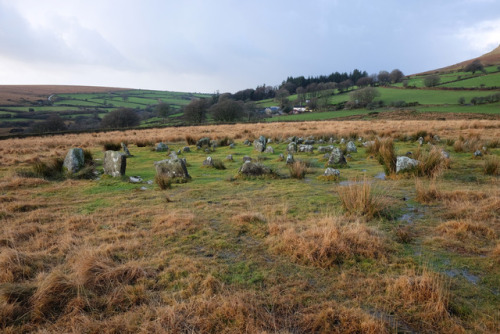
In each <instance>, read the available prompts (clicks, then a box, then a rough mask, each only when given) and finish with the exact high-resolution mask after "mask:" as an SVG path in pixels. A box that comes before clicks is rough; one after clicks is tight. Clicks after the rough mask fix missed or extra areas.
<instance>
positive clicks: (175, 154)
mask: <svg viewBox="0 0 500 334" xmlns="http://www.w3.org/2000/svg"><path fill="white" fill-rule="evenodd" d="M168 156H169V157H170V159H177V158H178V156H177V153H175V151H172V152H170V154H169V155H168Z"/></svg>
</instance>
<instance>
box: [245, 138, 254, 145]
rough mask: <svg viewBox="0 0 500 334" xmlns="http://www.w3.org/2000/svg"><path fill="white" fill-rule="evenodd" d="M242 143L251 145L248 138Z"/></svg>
mask: <svg viewBox="0 0 500 334" xmlns="http://www.w3.org/2000/svg"><path fill="white" fill-rule="evenodd" d="M243 145H246V146H250V145H252V143H251V142H250V140H248V139H245V141H244V142H243Z"/></svg>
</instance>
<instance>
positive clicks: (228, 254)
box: [0, 89, 500, 333]
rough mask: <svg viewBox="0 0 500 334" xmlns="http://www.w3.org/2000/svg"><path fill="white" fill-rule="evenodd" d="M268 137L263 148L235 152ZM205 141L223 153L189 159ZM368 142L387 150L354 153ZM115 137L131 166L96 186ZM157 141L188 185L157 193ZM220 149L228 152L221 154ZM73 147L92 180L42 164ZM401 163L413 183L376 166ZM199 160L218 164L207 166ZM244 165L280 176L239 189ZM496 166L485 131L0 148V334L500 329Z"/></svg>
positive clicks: (102, 140) (493, 137)
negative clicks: (340, 160) (300, 143)
mask: <svg viewBox="0 0 500 334" xmlns="http://www.w3.org/2000/svg"><path fill="white" fill-rule="evenodd" d="M390 91H391V92H392V91H399V90H398V89H392V90H390ZM412 93H413V91H412ZM129 98H130V97H129ZM431 98H432V97H429V99H431ZM290 117H291V116H290ZM261 135H263V136H265V137H267V138H269V139H271V141H270V142H269V143H268V145H269V146H272V147H273V148H274V153H259V152H257V151H255V150H254V148H253V146H247V145H244V144H243V142H244V141H245V140H250V141H253V140H254V139H257V138H258V137H259V136H261ZM436 135H437V136H438V137H439V138H438V137H436ZM292 136H297V137H303V138H304V139H307V138H309V139H314V140H315V143H314V145H313V146H314V148H315V150H314V152H313V153H295V154H294V158H295V160H296V161H297V162H296V163H295V164H294V165H293V166H287V164H286V163H285V161H283V160H282V159H280V156H279V154H280V153H283V154H284V155H285V157H286V155H287V152H286V150H287V147H288V141H289V138H290V137H292ZM202 137H209V138H210V139H212V140H215V141H218V142H219V143H220V144H222V145H224V146H218V147H215V148H202V149H197V148H196V145H195V144H193V143H195V142H196V140H198V139H200V138H202ZM419 137H422V139H423V144H422V145H420V144H419V143H418V141H417V140H418V139H419ZM342 138H343V139H344V140H345V141H350V140H352V141H353V142H354V143H355V145H356V148H357V152H352V153H350V157H348V158H347V166H340V167H339V168H338V169H339V171H340V176H339V177H338V178H334V177H333V178H332V177H324V176H323V173H324V171H325V165H326V163H327V159H325V158H324V153H319V146H327V145H330V144H329V143H332V144H331V145H334V146H335V147H339V148H341V149H344V150H345V149H346V146H345V144H341V140H342ZM372 140H374V141H376V142H377V143H379V144H380V145H381V146H380V148H378V149H375V148H374V147H375V146H373V147H371V148H368V147H365V146H364V145H363V143H364V142H368V141H372ZM321 141H323V142H321ZM120 142H125V143H127V144H128V148H129V149H130V152H131V154H132V155H133V156H132V157H129V158H128V159H127V169H126V174H125V175H124V176H123V177H116V178H112V177H110V176H106V175H103V174H102V164H103V161H102V159H103V147H104V145H105V144H107V145H109V144H110V143H114V144H120ZM158 142H165V143H167V144H168V146H169V148H170V151H171V152H173V151H178V150H181V153H179V157H181V158H185V159H186V161H187V169H188V172H189V174H190V175H191V180H190V181H188V182H187V183H172V184H171V185H170V187H168V186H167V187H166V189H164V190H162V189H161V187H160V186H159V183H157V182H156V181H155V169H154V167H153V162H154V161H158V160H162V159H166V158H167V156H168V154H169V152H156V151H155V150H154V147H155V144H156V143H158ZM230 142H234V144H235V146H234V148H230V147H229V146H225V145H227V144H228V143H230ZM391 143H392V144H391ZM377 145H378V144H377ZM391 145H394V150H392V149H391V147H392V146H391ZM186 146H188V147H189V148H190V152H184V151H183V148H184V147H186ZM72 147H81V148H83V149H85V150H87V152H88V153H87V156H88V157H90V156H92V160H93V166H90V167H89V168H93V169H94V170H95V172H96V173H90V174H89V175H93V177H92V178H91V179H80V178H71V177H69V178H65V177H63V176H62V175H59V174H57V173H56V174H50V175H52V176H50V175H49V173H48V171H49V170H47V169H46V168H49V169H50V168H53V171H55V169H54V168H55V167H51V166H52V165H51V163H52V162H53V159H54V158H64V156H65V155H66V152H67V151H68V149H70V148H72ZM382 147H383V148H382ZM205 149H207V150H208V151H205ZM441 150H445V151H446V152H449V154H450V158H449V159H446V158H444V157H443V156H442V154H441ZM477 150H480V151H481V153H482V155H481V156H475V155H474V152H475V151H477ZM391 152H392V153H391ZM408 152H411V156H412V157H414V158H418V159H421V161H422V162H425V164H422V165H421V167H419V169H417V170H414V171H412V172H410V173H406V174H394V172H392V171H391V169H390V168H389V169H387V168H388V167H387V166H389V165H390V164H387V161H388V160H387V159H390V158H388V157H389V156H390V154H395V155H398V156H400V155H407V154H408ZM230 154H231V155H232V157H233V160H234V161H231V160H227V156H228V155H230ZM207 156H211V157H212V158H213V159H214V160H215V161H216V162H217V166H218V168H214V167H203V161H204V160H205V159H206V158H207ZM244 156H250V157H251V158H252V159H253V160H254V161H259V162H260V163H262V164H263V165H265V166H267V167H269V168H271V169H272V170H273V171H274V174H273V175H270V176H265V177H243V176H242V175H240V174H239V172H238V170H239V168H240V167H241V165H242V163H243V157H244ZM384 159H385V160H384ZM384 161H385V162H384ZM381 162H382V163H385V165H383V164H381ZM42 163H46V165H45V166H46V167H42V166H44V165H43V164H42ZM47 166H48V167H47ZM337 167H338V166H337ZM499 170H500V120H495V119H493V120H446V121H439V120H434V121H420V120H404V121H396V120H371V121H342V122H334V121H323V122H315V121H311V122H294V123H262V124H237V125H218V126H217V125H206V126H192V127H176V128H165V129H143V130H138V129H135V130H127V131H113V132H105V133H89V134H66V135H54V136H44V137H37V138H23V139H16V138H13V139H8V140H1V141H0V217H1V220H2V224H0V330H1V331H2V332H5V333H20V332H50V333H52V332H54V333H56V332H57V333H61V332H85V333H103V332H106V333H138V332H140V333H152V332H158V333H161V332H165V333H197V332H201V333H245V332H246V333H395V332H404V333H408V332H412V333H416V332H420V333H466V332H471V333H494V332H498V330H499V328H500V311H499V310H500V290H499V287H500V270H499V268H500V182H499V181H500V180H499ZM37 173H45V174H44V175H45V177H43V175H42V174H37ZM302 173H305V175H304V174H302ZM292 175H298V176H297V178H294V177H291V176H292ZM132 176H133V177H140V178H141V179H142V181H140V182H139V183H133V182H131V180H130V177H132ZM301 176H303V177H301ZM148 181H150V182H148Z"/></svg>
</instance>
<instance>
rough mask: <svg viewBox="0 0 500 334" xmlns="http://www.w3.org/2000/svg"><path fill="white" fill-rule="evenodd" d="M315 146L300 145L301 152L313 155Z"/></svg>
mask: <svg viewBox="0 0 500 334" xmlns="http://www.w3.org/2000/svg"><path fill="white" fill-rule="evenodd" d="M313 151H314V146H312V145H300V146H299V152H306V153H313Z"/></svg>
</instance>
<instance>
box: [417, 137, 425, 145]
mask: <svg viewBox="0 0 500 334" xmlns="http://www.w3.org/2000/svg"><path fill="white" fill-rule="evenodd" d="M418 144H419V145H423V144H424V138H423V137H419V138H418Z"/></svg>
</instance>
